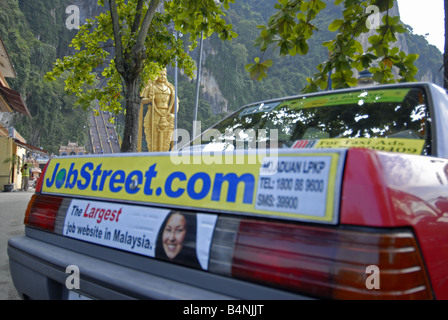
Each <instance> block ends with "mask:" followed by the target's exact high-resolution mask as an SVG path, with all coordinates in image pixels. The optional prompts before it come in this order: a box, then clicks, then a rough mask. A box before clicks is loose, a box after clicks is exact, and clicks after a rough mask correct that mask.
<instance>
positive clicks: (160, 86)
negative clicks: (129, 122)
mask: <svg viewBox="0 0 448 320" xmlns="http://www.w3.org/2000/svg"><path fill="white" fill-rule="evenodd" d="M174 100H175V92H174V86H173V85H172V84H171V83H169V82H168V80H167V77H166V69H163V70H162V71H161V72H160V74H159V76H158V78H157V79H156V80H155V81H153V80H149V81H148V83H147V85H146V87H145V88H144V89H143V91H142V100H141V107H140V119H141V118H142V117H143V106H144V105H145V104H148V103H149V104H150V105H148V111H147V112H146V115H145V119H144V121H143V125H144V128H145V136H146V143H147V145H148V151H169V150H170V145H171V140H172V139H171V138H172V136H173V133H174V112H175V111H174ZM176 109H177V111H178V110H179V104H177V108H176ZM140 121H141V120H140ZM140 123H141V122H140ZM140 128H141V127H140ZM141 131H142V130H141V129H140V130H139V142H138V149H139V151H141V138H142V132H141Z"/></svg>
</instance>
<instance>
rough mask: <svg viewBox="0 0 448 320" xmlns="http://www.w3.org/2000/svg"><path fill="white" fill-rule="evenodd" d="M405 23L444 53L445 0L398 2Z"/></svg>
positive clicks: (404, 0) (406, 0)
mask: <svg viewBox="0 0 448 320" xmlns="http://www.w3.org/2000/svg"><path fill="white" fill-rule="evenodd" d="M398 9H399V10H400V17H401V21H403V23H405V24H407V25H410V26H411V27H412V29H413V32H414V33H415V34H419V35H423V36H424V35H425V34H428V35H427V36H426V40H427V41H428V42H429V43H430V44H433V45H435V46H436V47H437V48H439V50H440V52H443V51H444V46H445V11H444V7H443V0H398Z"/></svg>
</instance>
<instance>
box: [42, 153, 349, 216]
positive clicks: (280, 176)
mask: <svg viewBox="0 0 448 320" xmlns="http://www.w3.org/2000/svg"><path fill="white" fill-rule="evenodd" d="M344 154H345V153H343V151H340V150H339V151H336V150H335V152H319V151H316V152H313V153H303V152H297V151H295V152H294V151H293V152H286V153H285V154H283V153H282V154H278V155H276V156H265V157H261V158H260V159H258V161H255V162H254V161H249V157H250V155H248V154H241V155H233V162H232V163H231V164H228V163H229V162H226V164H224V163H221V164H216V163H211V164H210V163H208V164H205V163H204V162H203V161H201V155H200V154H199V155H194V156H191V159H192V161H190V162H188V164H175V163H173V161H171V160H172V159H171V158H170V156H169V154H167V155H154V156H149V155H128V156H116V157H73V158H55V159H52V160H51V161H50V163H49V164H48V167H47V170H46V173H45V177H44V181H43V187H42V192H44V193H51V194H61V195H70V196H75V197H76V196H80V197H88V198H98V199H111V200H121V201H126V202H131V203H152V204H160V205H165V206H167V207H183V208H194V209H200V208H203V209H210V210H213V211H218V212H244V213H249V214H255V215H260V214H261V215H267V216H276V217H278V216H282V217H286V218H291V219H302V220H303V219H304V220H313V221H322V222H328V223H331V222H334V221H335V216H336V213H337V206H336V205H335V192H337V193H338V192H339V187H338V188H336V181H337V179H339V178H340V176H338V174H339V175H340V174H341V171H342V170H339V169H338V168H339V167H340V161H341V158H343V157H341V155H344ZM336 189H337V190H336ZM315 201H317V202H318V203H320V204H321V205H322V203H323V207H321V208H319V209H316V208H315V204H316V202H315ZM335 208H336V209H335Z"/></svg>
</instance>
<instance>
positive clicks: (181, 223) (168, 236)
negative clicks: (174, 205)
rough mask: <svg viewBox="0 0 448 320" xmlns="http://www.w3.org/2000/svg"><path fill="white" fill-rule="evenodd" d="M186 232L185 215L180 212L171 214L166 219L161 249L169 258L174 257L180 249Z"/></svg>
mask: <svg viewBox="0 0 448 320" xmlns="http://www.w3.org/2000/svg"><path fill="white" fill-rule="evenodd" d="M186 233H187V226H186V220H185V217H184V216H183V215H181V214H173V215H172V216H171V217H170V218H169V219H168V221H167V223H166V226H165V230H163V235H162V242H163V249H164V250H165V253H166V255H167V256H168V258H169V259H174V258H175V257H176V256H177V254H178V253H179V252H180V251H181V250H182V243H183V241H184V239H185V235H186Z"/></svg>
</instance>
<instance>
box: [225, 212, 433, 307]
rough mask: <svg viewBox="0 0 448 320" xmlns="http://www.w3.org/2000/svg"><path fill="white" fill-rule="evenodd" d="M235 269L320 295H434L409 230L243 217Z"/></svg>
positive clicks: (254, 278)
mask: <svg viewBox="0 0 448 320" xmlns="http://www.w3.org/2000/svg"><path fill="white" fill-rule="evenodd" d="M372 267H373V269H372ZM371 270H374V272H376V274H374V273H372V274H371ZM231 274H232V276H233V277H235V278H240V279H245V280H251V281H255V282H259V283H262V284H265V285H269V286H274V287H280V288H284V289H287V290H291V291H295V292H299V293H303V294H305V295H311V296H314V297H317V298H329V299H432V298H433V296H432V293H431V289H430V285H429V281H428V278H427V275H426V271H425V268H424V265H423V261H422V258H421V255H420V252H419V249H418V247H417V244H416V241H415V238H414V236H413V234H412V232H410V231H409V230H403V229H401V230H386V231H374V230H367V229H366V230H353V229H348V228H340V227H338V228H326V227H317V226H306V225H297V224H290V223H276V222H268V221H255V220H253V221H252V220H241V222H240V224H239V230H238V233H237V237H236V242H235V247H234V254H233V261H232V268H231ZM370 276H372V277H375V278H370ZM375 282H376V283H375ZM372 284H373V285H374V286H376V287H372Z"/></svg>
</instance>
